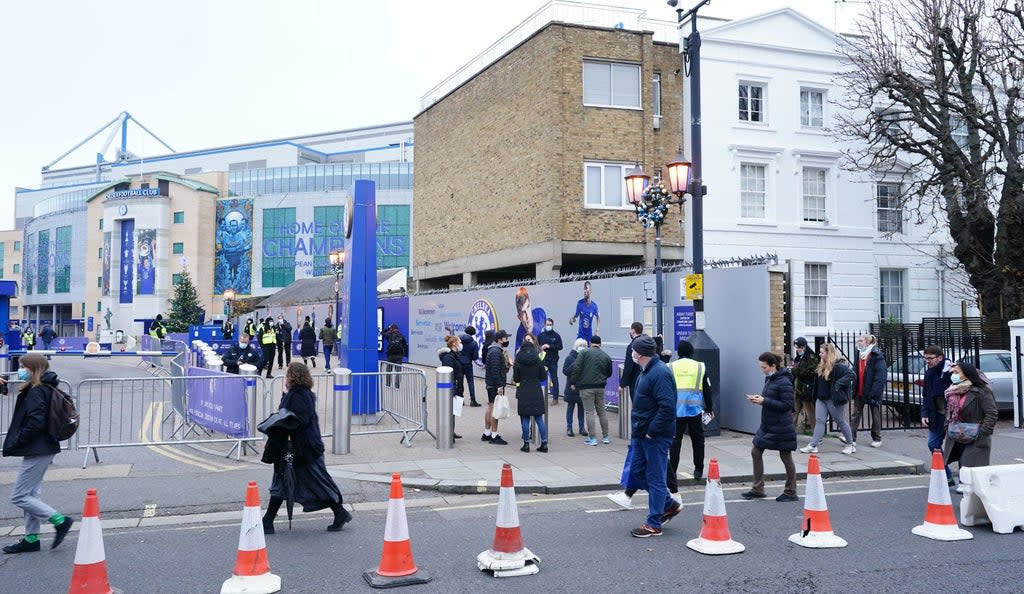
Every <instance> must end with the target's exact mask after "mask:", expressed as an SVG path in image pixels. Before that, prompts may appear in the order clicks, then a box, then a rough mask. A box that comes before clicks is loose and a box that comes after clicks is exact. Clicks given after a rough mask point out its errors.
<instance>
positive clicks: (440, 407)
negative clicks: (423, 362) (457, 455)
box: [436, 367, 455, 450]
mask: <svg viewBox="0 0 1024 594" xmlns="http://www.w3.org/2000/svg"><path fill="white" fill-rule="evenodd" d="M453 372H454V370H453V369H452V368H451V367H438V368H437V438H436V439H437V449H439V450H450V449H452V447H454V445H455V429H454V426H453V425H452V422H453V421H452V389H453V388H454V384H453V383H452V373H453Z"/></svg>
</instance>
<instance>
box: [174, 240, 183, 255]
mask: <svg viewBox="0 0 1024 594" xmlns="http://www.w3.org/2000/svg"><path fill="white" fill-rule="evenodd" d="M171 253H172V254H184V253H185V244H184V243H182V242H180V241H179V242H177V243H175V244H173V245H172V246H171Z"/></svg>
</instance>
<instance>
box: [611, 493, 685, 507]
mask: <svg viewBox="0 0 1024 594" xmlns="http://www.w3.org/2000/svg"><path fill="white" fill-rule="evenodd" d="M623 495H625V493H623ZM669 495H671V496H672V501H675V502H676V503H678V504H679V505H682V504H683V496H682V495H680V494H679V493H669Z"/></svg>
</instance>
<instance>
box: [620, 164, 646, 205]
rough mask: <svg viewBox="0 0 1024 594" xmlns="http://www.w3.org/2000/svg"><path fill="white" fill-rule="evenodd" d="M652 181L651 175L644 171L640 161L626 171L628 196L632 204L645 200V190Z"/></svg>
mask: <svg viewBox="0 0 1024 594" xmlns="http://www.w3.org/2000/svg"><path fill="white" fill-rule="evenodd" d="M650 181H651V177H650V176H649V175H647V174H646V173H644V170H643V168H641V167H640V163H639V162H637V164H636V166H635V167H633V168H632V169H630V170H628V171H626V198H628V199H629V203H630V204H639V203H640V202H641V201H642V200H643V197H644V190H646V189H647V184H648V183H650Z"/></svg>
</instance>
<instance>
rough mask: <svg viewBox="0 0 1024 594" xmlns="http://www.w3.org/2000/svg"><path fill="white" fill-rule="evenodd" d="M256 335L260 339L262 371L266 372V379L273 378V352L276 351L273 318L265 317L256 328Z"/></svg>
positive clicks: (275, 333) (275, 332)
mask: <svg viewBox="0 0 1024 594" xmlns="http://www.w3.org/2000/svg"><path fill="white" fill-rule="evenodd" d="M256 335H257V336H259V337H260V348H262V349H263V365H262V367H261V368H260V370H259V372H262V371H263V369H266V370H267V379H271V378H273V377H274V376H273V375H271V371H273V369H274V351H275V350H277V331H276V330H274V318H272V317H270V316H267V319H265V320H263V323H262V324H260V325H259V326H257V327H256Z"/></svg>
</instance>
